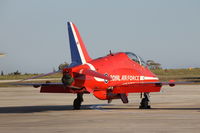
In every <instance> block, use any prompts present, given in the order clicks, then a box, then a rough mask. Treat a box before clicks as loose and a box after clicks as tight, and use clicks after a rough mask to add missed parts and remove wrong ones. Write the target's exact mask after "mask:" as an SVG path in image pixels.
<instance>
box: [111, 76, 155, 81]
mask: <svg viewBox="0 0 200 133" xmlns="http://www.w3.org/2000/svg"><path fill="white" fill-rule="evenodd" d="M110 77H111V78H112V80H111V81H140V80H158V78H157V77H145V76H135V75H110Z"/></svg>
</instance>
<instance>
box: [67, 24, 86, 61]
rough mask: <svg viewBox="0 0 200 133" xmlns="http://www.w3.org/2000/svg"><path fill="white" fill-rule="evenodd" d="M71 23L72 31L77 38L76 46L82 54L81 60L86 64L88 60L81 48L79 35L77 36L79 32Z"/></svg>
mask: <svg viewBox="0 0 200 133" xmlns="http://www.w3.org/2000/svg"><path fill="white" fill-rule="evenodd" d="M70 25H71V28H72V32H73V35H74V39H75V42H76V46H77V48H78V52H79V54H80V56H81V61H82V64H85V63H86V60H85V57H84V54H83V51H82V49H81V45H80V42H79V40H78V37H77V34H76V32H75V29H74V26H73V24H72V22H70Z"/></svg>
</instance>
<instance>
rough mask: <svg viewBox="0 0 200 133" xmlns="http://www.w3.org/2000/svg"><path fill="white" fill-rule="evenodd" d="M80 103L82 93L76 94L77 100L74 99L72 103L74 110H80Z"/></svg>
mask: <svg viewBox="0 0 200 133" xmlns="http://www.w3.org/2000/svg"><path fill="white" fill-rule="evenodd" d="M82 102H83V93H77V98H76V99H74V103H73V107H74V110H79V109H80V108H81V103H82Z"/></svg>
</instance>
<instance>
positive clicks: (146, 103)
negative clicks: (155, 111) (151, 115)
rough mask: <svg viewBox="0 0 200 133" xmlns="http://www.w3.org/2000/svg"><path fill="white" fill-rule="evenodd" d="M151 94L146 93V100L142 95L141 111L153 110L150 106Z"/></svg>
mask: <svg viewBox="0 0 200 133" xmlns="http://www.w3.org/2000/svg"><path fill="white" fill-rule="evenodd" d="M149 97H150V96H149V93H147V92H145V93H144V98H142V93H141V98H142V100H141V102H140V109H151V106H150V105H149V102H150V100H149Z"/></svg>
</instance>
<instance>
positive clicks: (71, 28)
mask: <svg viewBox="0 0 200 133" xmlns="http://www.w3.org/2000/svg"><path fill="white" fill-rule="evenodd" d="M67 24H68V34H69V43H70V52H71V62H72V63H71V64H70V67H73V66H77V65H81V64H85V63H87V62H89V61H90V60H91V58H90V56H89V55H88V52H87V50H86V48H85V45H84V43H83V41H82V39H81V36H80V34H79V32H78V29H77V28H76V26H75V25H74V24H73V23H72V22H68V23H67Z"/></svg>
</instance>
